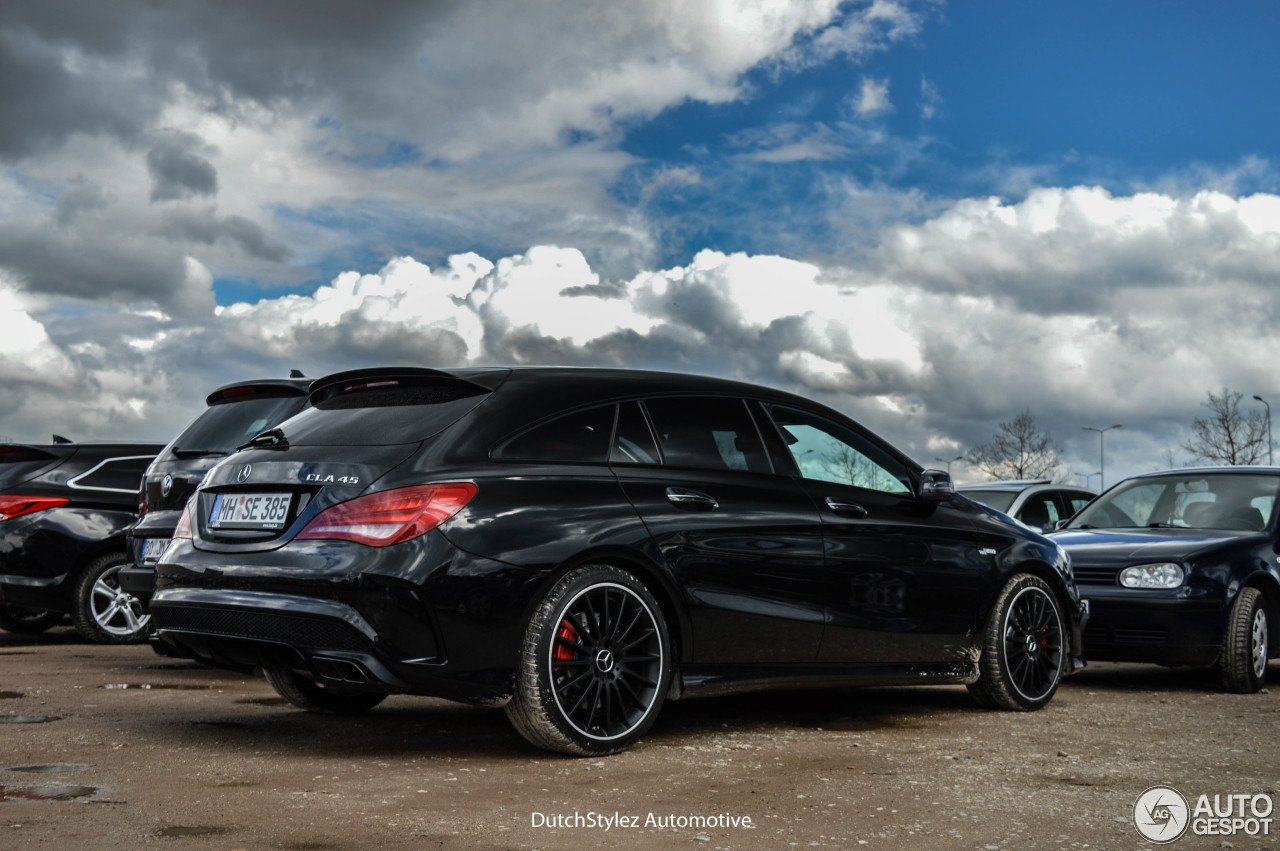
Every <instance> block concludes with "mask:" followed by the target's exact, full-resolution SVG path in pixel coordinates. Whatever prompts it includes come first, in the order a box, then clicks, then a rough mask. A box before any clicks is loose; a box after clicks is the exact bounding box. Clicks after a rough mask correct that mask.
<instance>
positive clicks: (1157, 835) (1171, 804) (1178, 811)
mask: <svg viewBox="0 0 1280 851" xmlns="http://www.w3.org/2000/svg"><path fill="white" fill-rule="evenodd" d="M1190 822H1191V813H1190V810H1189V809H1188V807H1187V799H1186V798H1184V797H1183V796H1182V793H1181V792H1179V791H1178V790H1177V789H1174V788H1173V787H1171V786H1152V787H1151V788H1150V789H1148V790H1147V791H1145V792H1143V793H1142V794H1141V795H1139V796H1138V800H1136V801H1134V802H1133V823H1134V825H1135V826H1136V827H1137V828H1138V832H1139V833H1141V834H1142V835H1143V837H1144V838H1146V839H1149V840H1151V841H1152V842H1158V843H1161V844H1163V843H1166V842H1174V841H1176V840H1178V839H1181V838H1182V834H1184V833H1186V832H1187V825H1188V824H1190Z"/></svg>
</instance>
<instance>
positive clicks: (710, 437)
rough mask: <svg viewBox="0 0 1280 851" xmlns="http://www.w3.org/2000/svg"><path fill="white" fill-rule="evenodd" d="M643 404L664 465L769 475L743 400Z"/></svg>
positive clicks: (673, 398)
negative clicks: (656, 437) (651, 421)
mask: <svg viewBox="0 0 1280 851" xmlns="http://www.w3.org/2000/svg"><path fill="white" fill-rule="evenodd" d="M644 405H645V407H646V408H647V409H648V411H649V416H650V417H651V418H652V420H653V427H654V429H655V431H656V432H657V435H658V445H659V448H660V449H661V451H662V463H663V464H664V465H666V466H669V467H689V468H694V469H703V470H741V471H743V472H751V473H769V472H772V467H771V466H770V464H769V459H768V457H767V456H766V455H765V451H764V446H763V444H762V443H761V440H760V433H759V432H758V431H757V430H756V425H755V421H754V420H752V419H751V414H750V413H749V412H748V411H747V405H746V402H744V401H743V400H741V399H730V398H724V397H699V396H671V397H664V398H658V399H647V400H645V403H644Z"/></svg>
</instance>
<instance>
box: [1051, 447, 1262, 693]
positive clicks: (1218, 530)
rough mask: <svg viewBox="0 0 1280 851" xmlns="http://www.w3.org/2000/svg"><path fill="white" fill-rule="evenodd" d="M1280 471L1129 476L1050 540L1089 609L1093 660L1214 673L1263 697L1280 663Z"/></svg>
mask: <svg viewBox="0 0 1280 851" xmlns="http://www.w3.org/2000/svg"><path fill="white" fill-rule="evenodd" d="M1278 492H1280V469H1276V468H1271V467H1219V468H1197V469H1190V470H1170V471H1168V472H1162V473H1151V474H1149V475H1145V476H1136V477H1134V478H1132V479H1127V480H1125V481H1123V482H1121V483H1120V484H1118V485H1116V486H1115V487H1113V488H1111V490H1109V491H1107V492H1106V493H1104V494H1102V495H1101V496H1099V497H1098V498H1097V499H1095V500H1094V501H1093V502H1092V503H1090V504H1089V506H1088V507H1087V508H1085V509H1084V510H1083V511H1081V512H1080V513H1079V514H1077V515H1076V516H1075V517H1074V518H1072V520H1071V522H1070V523H1068V524H1067V526H1066V527H1065V530H1064V531H1061V532H1058V533H1056V534H1054V535H1053V539H1054V540H1055V541H1057V542H1058V543H1059V544H1061V545H1062V546H1063V547H1064V548H1065V549H1066V550H1067V552H1068V553H1070V554H1071V564H1072V568H1073V569H1074V571H1075V578H1076V583H1077V584H1078V585H1079V587H1080V594H1081V596H1082V597H1084V598H1085V599H1086V600H1088V601H1089V604H1090V620H1089V626H1088V629H1087V630H1086V631H1085V656H1086V657H1087V658H1088V659H1090V660H1110V661H1117V662H1156V663H1159V664H1163V665H1217V667H1218V669H1219V671H1220V672H1221V675H1222V683H1223V685H1224V686H1225V687H1226V688H1227V689H1228V690H1229V691H1237V692H1255V691H1257V690H1258V689H1260V688H1262V684H1263V682H1264V681H1265V679H1266V675H1267V660H1268V659H1270V658H1273V657H1275V656H1277V655H1280V641H1278V640H1277V634H1275V633H1274V632H1273V631H1272V630H1271V629H1270V625H1271V624H1273V623H1276V622H1277V619H1278V618H1280V569H1277V562H1278V561H1280V543H1278V542H1277V541H1278V539H1277V519H1276V513H1277V504H1276V503H1277V499H1276V497H1277V493H1278Z"/></svg>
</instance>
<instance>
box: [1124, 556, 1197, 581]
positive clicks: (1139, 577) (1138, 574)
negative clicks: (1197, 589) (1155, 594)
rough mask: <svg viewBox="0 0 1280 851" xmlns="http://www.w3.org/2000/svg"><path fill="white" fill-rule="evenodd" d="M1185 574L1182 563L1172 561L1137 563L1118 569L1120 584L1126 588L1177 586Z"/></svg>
mask: <svg viewBox="0 0 1280 851" xmlns="http://www.w3.org/2000/svg"><path fill="white" fill-rule="evenodd" d="M1186 575H1187V574H1186V571H1184V570H1183V569H1182V565H1180V564H1174V563H1173V562H1167V561H1166V562H1160V563H1158V564H1137V565H1134V566H1133V567H1126V568H1125V569H1124V570H1122V571H1120V584H1121V585H1123V586H1124V587H1126V588H1177V587H1178V586H1180V585H1181V584H1182V580H1183V579H1185V578H1186Z"/></svg>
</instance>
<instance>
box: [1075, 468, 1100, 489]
mask: <svg viewBox="0 0 1280 851" xmlns="http://www.w3.org/2000/svg"><path fill="white" fill-rule="evenodd" d="M1076 475H1077V476H1084V486H1085V487H1089V480H1090V479H1092V478H1093V477H1094V476H1101V475H1102V473H1101V472H1098V471H1094V472H1092V473H1081V472H1080V471H1079V470H1077V471H1076ZM1099 481H1101V480H1099Z"/></svg>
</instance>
